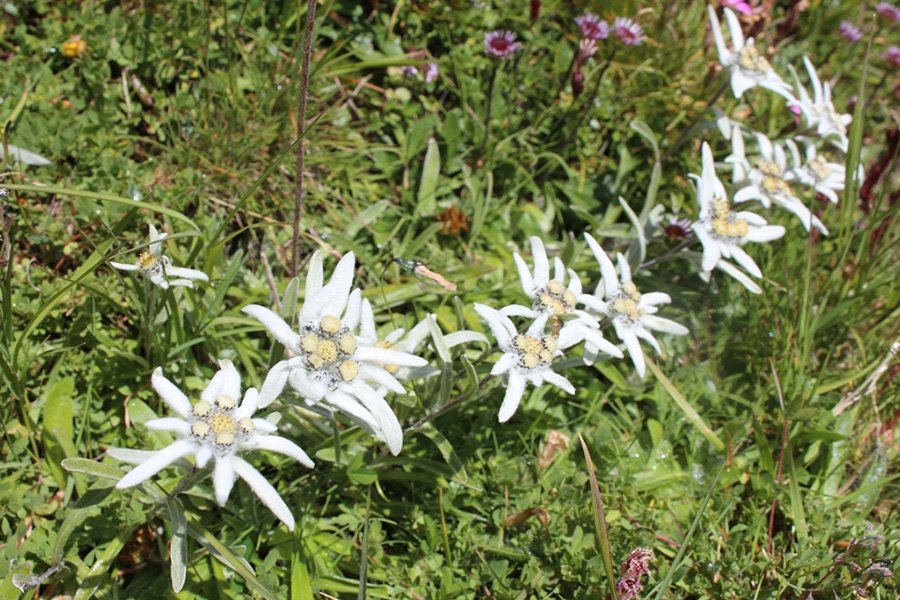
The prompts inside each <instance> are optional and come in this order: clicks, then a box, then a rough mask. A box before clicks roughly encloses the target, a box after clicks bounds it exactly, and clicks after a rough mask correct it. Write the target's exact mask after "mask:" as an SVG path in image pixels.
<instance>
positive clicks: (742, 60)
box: [707, 6, 796, 103]
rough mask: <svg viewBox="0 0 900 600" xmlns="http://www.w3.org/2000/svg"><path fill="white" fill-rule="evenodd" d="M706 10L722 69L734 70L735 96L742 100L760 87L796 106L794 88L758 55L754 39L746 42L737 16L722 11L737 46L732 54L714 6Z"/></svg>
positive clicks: (732, 87) (732, 84) (725, 9)
mask: <svg viewBox="0 0 900 600" xmlns="http://www.w3.org/2000/svg"><path fill="white" fill-rule="evenodd" d="M707 8H708V10H709V22H710V26H711V27H712V32H713V37H714V38H715V40H716V49H717V50H718V51H719V62H720V63H722V66H723V67H726V68H728V69H731V90H732V91H733V92H734V96H735V98H740V97H741V96H743V95H744V92H746V91H747V90H749V89H750V88H752V87H755V86H757V85H758V86H760V87H764V88H766V89H769V90H772V91H773V92H775V93H776V94H778V95H779V96H782V97H784V98H786V99H787V100H788V102H791V103H795V102H796V100H795V99H794V96H793V94H791V86H789V85H788V84H787V83H786V82H785V81H784V80H783V79H782V78H781V76H779V75H778V73H776V72H775V69H773V68H772V65H770V64H769V61H767V60H766V59H765V57H763V56H762V55H761V54H760V53H759V51H758V50H757V49H756V45H755V44H754V43H753V38H749V39H748V40H746V42H745V41H744V32H743V31H742V30H741V23H740V21H738V18H737V15H736V14H734V12H732V11H731V10H730V9H728V8H724V9H722V10H723V12H724V13H725V20H726V21H728V29H729V30H730V31H731V43H732V44H733V45H734V52H732V51H731V50H729V49H728V46H726V45H725V38H724V37H723V36H722V28H721V26H720V25H719V18H718V17H717V16H716V11H715V10H714V9H713V7H712V6H709V7H707Z"/></svg>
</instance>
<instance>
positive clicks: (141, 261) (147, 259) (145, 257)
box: [138, 252, 159, 271]
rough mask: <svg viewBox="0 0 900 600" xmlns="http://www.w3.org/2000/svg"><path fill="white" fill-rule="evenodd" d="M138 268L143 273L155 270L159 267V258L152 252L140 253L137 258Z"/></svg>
mask: <svg viewBox="0 0 900 600" xmlns="http://www.w3.org/2000/svg"><path fill="white" fill-rule="evenodd" d="M138 266H139V267H140V268H141V269H143V270H144V271H149V270H151V269H155V268H157V267H158V266H159V257H158V256H157V255H155V254H153V253H152V252H141V254H140V256H138Z"/></svg>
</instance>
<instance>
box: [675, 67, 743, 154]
mask: <svg viewBox="0 0 900 600" xmlns="http://www.w3.org/2000/svg"><path fill="white" fill-rule="evenodd" d="M729 85H731V83H730V82H729V81H728V80H725V81H724V82H722V85H720V86H719V89H718V90H716V93H715V94H713V96H712V98H710V99H709V100H707V102H706V108H709V107H710V106H712V105H713V104H715V103H716V100H718V99H719V97H720V96H721V95H722V94H723V93H724V92H725V90H727V89H728V86H729ZM702 117H703V113H702V112H698V113H697V115H696V116H695V117H694V120H693V121H691V122H690V124H689V125H688V126H687V127H685V128H684V129H682V130H681V133H680V134H679V135H678V138H677V139H676V140H675V141H674V142H673V143H672V145H671V146H669V148H668V150H666V152H665V154H663V156H662V158H661V159H660V161H659V162H660V163H661V164H660V166H662V165H665V164H666V161H668V160H669V158H670V157H671V156H672V153H673V152H675V149H676V148H678V146H680V145H681V142H683V141H684V140H685V138H687V136H688V134H689V133H690V132H691V130H692V129H693V128H694V126H695V125H696V124H697V123H699V122H700V119H701V118H702Z"/></svg>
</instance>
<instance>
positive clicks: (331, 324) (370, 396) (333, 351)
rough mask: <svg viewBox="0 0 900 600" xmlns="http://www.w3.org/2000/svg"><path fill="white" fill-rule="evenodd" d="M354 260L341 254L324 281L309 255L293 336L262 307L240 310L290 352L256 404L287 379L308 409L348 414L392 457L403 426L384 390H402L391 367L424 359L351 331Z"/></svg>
mask: <svg viewBox="0 0 900 600" xmlns="http://www.w3.org/2000/svg"><path fill="white" fill-rule="evenodd" d="M354 264H355V258H354V256H353V253H352V252H350V253H348V254H346V255H345V256H344V257H343V258H342V259H341V260H340V262H339V263H338V265H337V267H335V269H334V273H333V274H332V277H331V281H330V282H329V283H328V284H327V285H323V281H324V276H323V272H322V255H321V253H319V252H316V253H315V254H314V255H313V258H312V261H311V263H310V268H309V273H308V275H307V278H306V298H305V301H304V303H303V306H302V307H301V309H300V315H299V333H296V332H294V331H293V329H292V328H291V326H290V325H288V324H287V323H286V322H285V321H284V319H282V318H281V317H280V316H278V315H277V314H276V313H274V312H273V311H271V310H269V309H268V308H265V307H262V306H258V305H255V304H251V305H249V306H245V307H244V308H243V311H244V312H245V313H246V314H248V315H250V316H251V317H253V318H255V319H257V320H259V321H260V322H261V323H262V324H263V325H264V326H265V327H266V329H268V330H269V333H271V334H272V336H273V337H274V338H275V339H276V340H278V341H279V342H281V343H282V344H283V345H284V347H285V348H287V349H288V350H289V351H290V352H291V354H293V357H292V358H289V359H287V360H283V361H281V362H279V363H278V364H276V365H275V366H274V367H272V369H271V371H269V374H268V375H267V377H266V381H265V382H264V383H263V386H262V390H261V391H260V406H267V405H268V404H269V403H271V402H272V401H273V400H275V398H277V397H278V396H279V395H280V394H281V392H282V390H283V389H284V386H285V384H290V386H291V388H293V389H294V391H296V392H297V393H298V394H299V395H300V396H301V397H302V398H303V399H304V400H305V402H306V404H307V405H308V406H310V407H312V408H316V407H325V408H326V409H328V410H329V411H333V410H336V411H340V412H342V413H344V414H346V415H347V416H348V417H350V418H351V419H353V420H354V421H355V422H357V423H359V425H360V426H361V427H363V428H364V429H365V430H366V431H368V432H369V433H370V434H372V435H373V436H375V437H376V438H378V439H380V440H382V441H384V442H385V443H386V444H387V446H388V448H389V449H390V451H391V452H392V453H393V454H398V453H399V452H400V449H401V448H402V447H403V431H402V430H401V428H400V422H399V421H398V420H397V417H396V416H395V415H394V413H393V411H392V410H391V407H390V406H388V403H387V402H386V401H385V399H384V395H385V394H386V393H387V392H388V391H391V392H395V393H398V394H405V393H406V390H405V389H404V388H403V385H402V384H401V383H400V382H399V381H397V379H396V378H395V377H394V376H393V375H392V374H391V373H390V372H389V368H390V367H391V366H395V367H398V368H399V367H424V366H425V365H426V364H427V361H425V360H424V359H422V358H419V357H418V356H413V355H412V354H408V353H406V352H399V351H397V350H389V349H386V348H379V347H378V346H377V345H376V341H377V340H375V339H372V338H371V337H369V336H368V335H366V336H360V335H356V334H355V333H354V332H355V331H356V330H357V329H358V328H359V326H360V318H361V313H362V306H363V301H362V295H361V293H360V291H359V289H355V290H353V291H352V292H351V291H350V288H351V286H352V285H353V268H354ZM391 370H392V369H391Z"/></svg>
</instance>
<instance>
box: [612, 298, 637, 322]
mask: <svg viewBox="0 0 900 600" xmlns="http://www.w3.org/2000/svg"><path fill="white" fill-rule="evenodd" d="M612 308H613V310H614V311H616V312H617V313H619V314H620V315H625V316H626V317H628V318H629V319H632V320H634V319H636V318H637V317H639V316H640V314H641V311H640V309H638V307H637V302H635V301H634V300H631V299H629V298H616V299H615V300H613V304H612Z"/></svg>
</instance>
